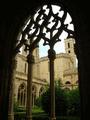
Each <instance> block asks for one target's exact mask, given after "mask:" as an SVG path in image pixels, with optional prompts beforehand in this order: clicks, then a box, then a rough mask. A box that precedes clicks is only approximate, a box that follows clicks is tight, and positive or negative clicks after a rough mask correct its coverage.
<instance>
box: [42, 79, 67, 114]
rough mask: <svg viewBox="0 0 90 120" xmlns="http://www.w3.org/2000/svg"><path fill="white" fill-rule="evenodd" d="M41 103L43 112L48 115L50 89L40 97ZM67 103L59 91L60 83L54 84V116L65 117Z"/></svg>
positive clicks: (62, 93)
mask: <svg viewBox="0 0 90 120" xmlns="http://www.w3.org/2000/svg"><path fill="white" fill-rule="evenodd" d="M41 103H42V108H43V110H44V111H45V112H46V113H48V114H50V88H48V89H47V91H46V92H45V93H44V94H43V95H42V97H41ZM66 111H67V103H66V96H65V92H64V90H63V89H61V83H60V81H56V82H55V112H56V115H59V116H62V115H66Z"/></svg>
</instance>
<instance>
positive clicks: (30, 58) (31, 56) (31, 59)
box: [27, 53, 35, 64]
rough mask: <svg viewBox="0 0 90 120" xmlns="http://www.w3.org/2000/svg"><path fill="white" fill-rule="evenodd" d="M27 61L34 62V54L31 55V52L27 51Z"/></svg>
mask: <svg viewBox="0 0 90 120" xmlns="http://www.w3.org/2000/svg"><path fill="white" fill-rule="evenodd" d="M27 62H28V63H29V64H33V63H34V62H35V60H34V56H33V55H32V53H29V55H28V56H27Z"/></svg>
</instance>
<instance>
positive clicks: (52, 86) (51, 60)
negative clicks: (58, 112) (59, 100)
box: [48, 49, 56, 120]
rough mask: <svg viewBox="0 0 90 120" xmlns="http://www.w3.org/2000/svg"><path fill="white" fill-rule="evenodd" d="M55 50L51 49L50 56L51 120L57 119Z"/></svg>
mask: <svg viewBox="0 0 90 120" xmlns="http://www.w3.org/2000/svg"><path fill="white" fill-rule="evenodd" d="M55 55H56V54H55V51H54V50H53V49H49V51H48V58H49V62H50V63H49V64H50V101H51V111H50V112H51V113H50V120H56V117H55V82H54V60H55V57H56V56H55Z"/></svg>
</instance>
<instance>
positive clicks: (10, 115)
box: [8, 58, 17, 120]
mask: <svg viewBox="0 0 90 120" xmlns="http://www.w3.org/2000/svg"><path fill="white" fill-rule="evenodd" d="M16 63H17V61H16V58H13V59H12V61H11V69H10V73H9V74H10V82H11V83H10V88H9V104H8V120H14V111H13V103H14V81H15V75H16Z"/></svg>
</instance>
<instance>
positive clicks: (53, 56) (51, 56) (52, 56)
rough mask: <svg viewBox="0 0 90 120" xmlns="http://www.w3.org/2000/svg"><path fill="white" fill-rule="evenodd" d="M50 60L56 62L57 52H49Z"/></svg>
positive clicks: (50, 50)
mask: <svg viewBox="0 0 90 120" xmlns="http://www.w3.org/2000/svg"><path fill="white" fill-rule="evenodd" d="M48 58H49V59H52V60H54V59H55V58H56V52H55V50H53V49H49V50H48Z"/></svg>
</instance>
